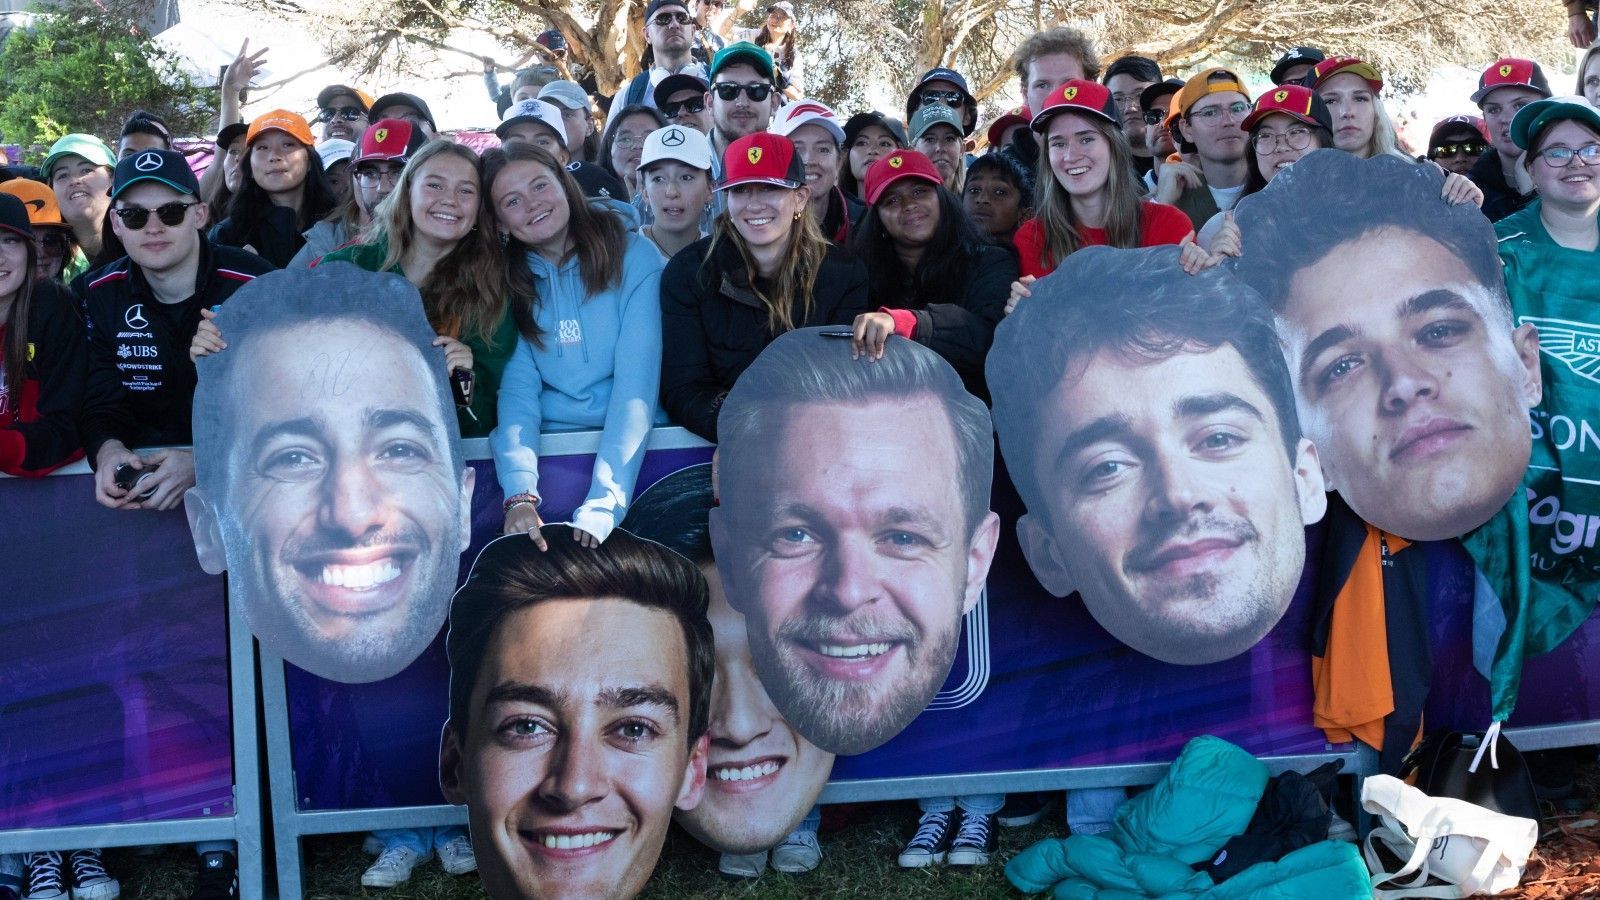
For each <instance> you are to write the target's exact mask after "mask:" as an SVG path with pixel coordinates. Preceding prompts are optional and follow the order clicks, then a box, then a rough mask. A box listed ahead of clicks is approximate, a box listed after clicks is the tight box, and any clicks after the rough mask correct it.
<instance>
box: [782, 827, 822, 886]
mask: <svg viewBox="0 0 1600 900" xmlns="http://www.w3.org/2000/svg"><path fill="white" fill-rule="evenodd" d="M821 864H822V846H821V845H819V844H818V843H817V833H816V832H815V831H804V830H801V831H792V832H790V833H789V836H788V837H786V838H784V839H783V843H781V844H779V845H778V846H776V847H773V848H772V867H773V868H774V869H777V870H778V871H779V872H788V873H789V874H790V875H799V874H802V873H804V872H809V871H811V870H812V869H815V868H816V867H817V866H819V865H821Z"/></svg>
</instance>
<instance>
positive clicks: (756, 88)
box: [711, 81, 772, 103]
mask: <svg viewBox="0 0 1600 900" xmlns="http://www.w3.org/2000/svg"><path fill="white" fill-rule="evenodd" d="M711 90H713V91H715V92H716V94H717V98H718V99H719V100H721V101H722V102H723V103H732V102H733V101H735V100H737V99H739V92H740V91H743V92H744V95H745V96H746V97H749V98H750V102H751V103H762V102H764V101H765V100H766V99H767V97H768V96H770V95H771V94H772V85H770V84H767V83H765V82H761V81H752V82H750V83H749V84H739V83H737V82H733V81H719V82H717V83H716V84H713V85H712V86H711Z"/></svg>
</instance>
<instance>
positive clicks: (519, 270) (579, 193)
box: [407, 141, 628, 347]
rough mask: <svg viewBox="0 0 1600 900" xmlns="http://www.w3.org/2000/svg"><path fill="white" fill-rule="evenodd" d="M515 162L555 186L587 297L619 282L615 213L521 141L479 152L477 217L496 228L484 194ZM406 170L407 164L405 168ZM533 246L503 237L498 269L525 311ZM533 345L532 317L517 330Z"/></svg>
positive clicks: (621, 244) (533, 290)
mask: <svg viewBox="0 0 1600 900" xmlns="http://www.w3.org/2000/svg"><path fill="white" fill-rule="evenodd" d="M518 162H533V163H538V164H539V165H541V166H544V167H545V168H547V169H549V170H550V171H551V172H552V173H553V174H554V175H555V178H556V183H557V184H559V185H561V192H562V194H564V195H565V196H566V198H567V237H568V238H570V239H571V240H572V248H573V249H572V252H573V254H575V255H576V256H577V257H578V277H579V279H580V280H582V282H583V290H584V294H585V297H584V299H585V300H586V301H587V300H588V298H589V297H592V296H594V295H595V294H599V293H602V292H604V291H606V290H608V289H610V288H613V287H616V286H617V285H619V284H621V283H622V258H623V256H624V255H626V254H627V251H628V230H627V228H626V227H624V226H623V224H622V219H621V218H620V217H619V216H615V215H612V214H611V213H609V212H605V211H602V210H598V209H595V208H594V207H592V206H590V205H589V201H588V198H586V197H584V196H583V189H582V188H580V187H579V186H578V182H577V180H576V179H574V178H573V177H572V173H571V172H568V171H567V168H566V166H563V165H562V164H561V163H560V162H559V161H558V160H557V159H556V158H555V157H554V156H551V155H550V154H549V153H548V152H547V151H545V150H543V149H541V148H539V147H535V146H534V145H532V144H529V143H527V142H526V141H509V142H507V143H505V144H502V145H500V147H498V148H497V149H494V150H490V151H489V152H488V153H485V154H484V155H483V216H481V217H480V218H482V219H484V220H486V221H488V222H489V223H490V227H493V228H498V227H499V221H498V220H497V219H496V218H495V212H494V201H493V200H492V199H490V194H491V192H492V189H493V188H494V182H495V179H497V178H499V177H500V173H501V172H504V171H505V170H506V167H507V166H510V165H511V164H512V163H518ZM407 168H410V167H409V166H407ZM532 250H533V248H531V247H528V246H526V245H524V244H523V243H522V242H521V241H519V240H517V239H516V238H515V237H513V236H509V235H508V236H507V238H506V246H505V251H504V253H503V256H504V261H503V263H502V271H503V272H504V273H505V278H504V281H505V284H506V287H507V289H508V290H509V291H510V292H511V296H512V302H513V303H518V304H519V305H521V304H525V305H526V306H527V308H528V309H529V310H530V312H531V311H532V310H535V309H538V306H539V292H538V289H537V287H536V286H535V285H534V281H533V270H531V269H529V268H528V260H527V254H528V253H530V252H532ZM522 333H523V336H524V337H526V338H527V339H528V340H529V342H531V343H532V344H533V345H534V346H535V347H542V346H543V342H542V340H541V334H540V331H539V327H538V325H537V324H536V321H535V320H533V319H531V318H530V322H529V327H528V328H525V329H522Z"/></svg>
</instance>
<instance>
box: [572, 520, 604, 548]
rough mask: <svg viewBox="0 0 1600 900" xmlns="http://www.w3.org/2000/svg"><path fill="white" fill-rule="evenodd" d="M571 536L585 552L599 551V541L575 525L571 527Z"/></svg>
mask: <svg viewBox="0 0 1600 900" xmlns="http://www.w3.org/2000/svg"><path fill="white" fill-rule="evenodd" d="M572 536H573V537H574V538H576V539H577V541H578V546H580V547H582V548H584V549H585V550H598V549H600V539H599V538H597V537H595V536H594V535H592V534H590V533H589V532H587V531H584V530H583V529H582V528H579V527H577V526H576V525H574V526H573V527H572Z"/></svg>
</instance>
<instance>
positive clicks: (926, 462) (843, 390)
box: [711, 328, 999, 754]
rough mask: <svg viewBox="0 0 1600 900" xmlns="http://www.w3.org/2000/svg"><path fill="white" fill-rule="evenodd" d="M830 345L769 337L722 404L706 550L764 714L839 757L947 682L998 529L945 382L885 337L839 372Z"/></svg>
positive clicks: (846, 350) (971, 441)
mask: <svg viewBox="0 0 1600 900" xmlns="http://www.w3.org/2000/svg"><path fill="white" fill-rule="evenodd" d="M830 331H832V330H830V329H819V328H810V329H800V330H797V331H792V332H789V333H788V334H785V335H782V336H780V337H779V338H778V339H777V340H775V341H773V343H772V344H771V345H769V346H768V347H767V349H766V350H764V351H762V354H761V356H760V357H758V358H757V360H756V362H755V363H754V364H752V365H751V366H750V368H749V369H747V370H746V371H745V373H744V374H743V375H741V376H740V379H739V382H738V384H737V385H735V387H734V389H733V391H732V392H730V394H729V395H728V399H727V401H726V402H725V403H724V404H723V407H722V411H721V413H720V416H719V419H718V433H719V436H720V437H721V439H722V440H721V444H720V445H719V450H718V453H719V459H720V465H721V476H720V483H721V498H722V504H721V506H719V507H718V508H716V509H714V510H712V511H711V537H712V543H713V545H714V546H715V548H716V562H717V569H718V571H719V572H720V573H721V575H722V583H723V587H724V588H725V590H726V591H727V597H728V600H729V603H730V604H731V605H732V607H733V608H734V609H735V610H737V611H739V612H741V613H742V614H743V615H744V616H745V624H746V632H747V635H748V637H749V642H750V654H751V659H752V662H753V663H754V665H755V670H756V672H757V673H758V674H759V676H760V678H761V683H762V685H763V686H764V687H765V688H766V690H767V694H768V695H769V696H770V697H771V698H772V701H773V703H774V704H775V705H776V706H777V708H778V711H779V712H781V713H782V714H783V717H784V718H785V719H786V720H788V721H789V722H790V723H793V724H794V726H795V727H796V728H798V729H799V731H800V733H801V734H802V735H804V736H805V738H806V739H807V740H809V741H811V742H812V743H814V744H816V745H817V746H818V747H820V748H822V749H823V750H826V751H828V752H832V753H844V754H853V753H864V752H866V751H868V750H871V749H872V748H874V747H877V746H879V745H881V744H883V743H884V742H885V741H888V740H889V739H890V738H892V737H894V736H895V735H896V734H898V733H899V732H900V730H901V729H903V728H904V727H905V726H906V725H907V724H908V723H909V722H910V721H911V720H912V719H914V718H916V716H917V714H918V713H920V712H921V711H922V710H923V709H924V708H925V707H926V706H927V704H928V701H929V700H930V699H931V698H932V697H933V696H934V694H936V693H937V692H938V690H939V687H940V685H941V684H942V683H943V682H944V680H945V678H946V676H948V675H949V673H950V668H951V666H952V664H953V662H954V659H955V653H956V648H957V644H958V641H959V635H960V626H961V617H962V616H963V615H965V614H966V613H967V612H968V611H970V610H971V609H972V608H973V607H974V606H975V605H976V604H977V602H978V600H979V598H980V597H981V595H982V592H983V587H984V581H985V579H986V578H987V577H988V573H989V565H990V563H991V562H992V561H993V559H994V551H995V545H996V542H997V540H998V535H999V521H998V518H997V517H996V516H995V515H994V514H993V513H992V512H990V511H989V486H990V482H991V479H992V478H993V465H994V463H993V449H992V448H993V443H992V439H991V438H990V436H989V434H990V423H989V417H988V412H987V410H986V409H985V408H984V406H983V404H982V403H981V402H980V401H978V400H977V399H976V398H974V397H972V396H971V395H970V394H968V393H966V391H965V390H964V389H963V388H962V385H961V381H960V378H959V377H958V376H957V375H956V373H955V370H954V369H952V368H950V366H949V364H948V363H946V362H945V361H944V360H942V359H940V358H939V357H938V355H937V354H935V353H933V351H931V350H929V349H928V348H926V347H923V346H921V345H918V344H915V343H912V342H910V341H905V340H900V339H896V340H892V341H890V344H889V347H888V350H887V351H886V353H885V355H884V358H883V359H882V360H880V361H878V362H875V363H869V362H867V361H866V360H865V359H862V360H852V359H851V358H850V347H849V342H848V341H846V340H841V339H838V338H836V337H833V336H830V335H829V333H828V332H830ZM912 461H914V465H912ZM913 472H914V473H915V474H914V475H913V474H911V473H913Z"/></svg>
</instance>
